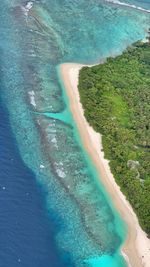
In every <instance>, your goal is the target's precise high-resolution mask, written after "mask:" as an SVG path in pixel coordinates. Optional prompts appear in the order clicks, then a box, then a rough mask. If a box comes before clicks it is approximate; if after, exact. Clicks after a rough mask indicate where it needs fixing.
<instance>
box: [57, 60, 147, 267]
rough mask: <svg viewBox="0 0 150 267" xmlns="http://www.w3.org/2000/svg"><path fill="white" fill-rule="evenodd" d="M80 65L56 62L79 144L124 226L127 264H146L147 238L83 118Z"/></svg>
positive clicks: (143, 266) (137, 266) (96, 136)
mask: <svg viewBox="0 0 150 267" xmlns="http://www.w3.org/2000/svg"><path fill="white" fill-rule="evenodd" d="M83 66H84V65H81V64H73V63H65V64H62V65H60V73H61V77H62V79H63V82H64V85H65V89H66V92H67V95H68V98H69V103H70V109H71V112H72V114H73V117H74V120H75V122H76V124H77V127H78V130H79V132H80V136H81V139H82V143H83V145H84V147H85V149H86V151H87V152H88V154H89V155H90V157H91V159H92V161H93V162H94V164H95V166H96V168H97V170H98V172H99V173H100V177H101V181H102V183H103V184H104V186H105V188H106V190H107V192H108V193H109V195H110V196H111V198H112V200H113V203H114V206H115V207H116V209H117V210H118V212H119V213H120V215H121V217H122V218H123V220H124V221H125V222H126V224H127V226H128V236H127V239H126V241H125V243H124V244H123V246H122V254H123V256H124V258H125V260H126V261H127V262H128V264H129V266H130V265H131V266H132V267H149V263H150V239H148V238H147V236H146V233H145V232H144V231H143V230H142V229H141V227H140V225H139V223H138V219H137V216H136V214H135V213H134V211H133V209H132V207H131V205H130V204H129V202H128V201H127V200H126V198H125V196H124V195H123V193H122V192H121V191H120V188H119V186H118V185H117V183H116V182H115V179H114V177H113V175H112V173H111V171H110V167H109V162H108V160H106V159H105V158H104V152H103V151H102V142H101V135H100V134H99V133H96V132H95V131H94V130H93V128H92V127H91V126H89V124H88V122H87V121H86V119H85V117H84V111H83V108H82V104H81V103H80V96H79V92H78V87H77V85H78V75H79V70H80V69H81V68H82V67H83Z"/></svg>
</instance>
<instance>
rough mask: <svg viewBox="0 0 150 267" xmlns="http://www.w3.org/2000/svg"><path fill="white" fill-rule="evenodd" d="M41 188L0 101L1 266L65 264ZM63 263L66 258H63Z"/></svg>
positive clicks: (25, 266) (31, 266)
mask: <svg viewBox="0 0 150 267" xmlns="http://www.w3.org/2000/svg"><path fill="white" fill-rule="evenodd" d="M45 206H46V205H45V203H44V197H43V192H42V188H40V186H38V185H37V183H36V179H35V176H34V174H33V173H32V171H30V169H28V168H27V167H26V166H25V165H24V163H23V162H22V160H21V157H20V155H19V152H18V149H17V144H16V141H15V138H14V136H13V133H12V131H11V127H10V123H9V116H8V112H7V110H6V108H5V107H4V105H3V103H2V101H0V267H17V266H22V267H27V266H28V267H46V266H50V267H51V266H52V267H63V266H66V265H65V263H64V264H63V263H62V262H61V260H60V258H59V253H58V251H57V249H56V247H55V243H54V239H53V237H54V235H55V231H56V230H57V227H56V225H54V223H52V222H51V221H52V220H51V216H52V218H53V217H54V214H50V212H49V216H48V212H47V210H46V208H45ZM63 262H64V260H63Z"/></svg>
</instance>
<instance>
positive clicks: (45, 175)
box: [0, 0, 150, 267]
mask: <svg viewBox="0 0 150 267" xmlns="http://www.w3.org/2000/svg"><path fill="white" fill-rule="evenodd" d="M126 2H127V1H126ZM131 2H132V1H130V3H131ZM135 2H137V1H134V4H135ZM137 4H138V6H139V5H140V2H139V1H138V3H137ZM141 6H142V7H143V8H145V9H148V6H149V3H148V2H146V4H145V5H144V3H143V2H141ZM29 7H30V3H27V2H26V3H25V2H24V1H21V0H16V1H15V0H12V1H11V2H10V1H5V3H0V10H1V24H0V31H1V35H0V43H1V51H2V52H1V66H2V67H1V77H2V90H1V94H2V97H3V99H4V100H5V102H6V105H7V108H8V110H9V116H10V122H11V125H12V129H13V132H14V134H15V137H16V139H17V143H18V147H19V151H20V154H21V156H22V159H23V160H24V162H25V164H26V165H27V166H28V167H29V168H30V169H31V170H32V171H33V172H34V173H35V175H36V178H37V183H39V184H42V185H43V186H44V190H45V198H46V203H47V211H48V212H49V211H50V210H54V211H55V213H56V214H57V216H56V218H53V220H54V222H55V223H56V224H57V233H56V235H55V244H56V246H57V247H58V249H59V251H60V258H61V259H62V261H63V262H66V261H67V260H68V263H67V266H73V264H74V266H77V267H80V266H81V267H82V266H91V267H99V266H102V267H103V266H105V267H107V266H112V267H125V266H126V263H125V261H124V259H123V257H122V256H120V251H119V249H120V246H121V244H122V242H123V241H124V240H125V237H126V232H127V231H126V225H125V224H124V222H123V221H122V219H121V218H120V217H119V214H118V213H117V211H116V210H115V208H114V207H113V204H112V201H111V199H110V196H109V195H108V194H107V193H106V192H105V189H104V188H103V185H102V184H101V183H100V182H99V181H98V174H97V172H96V169H95V167H94V166H93V164H92V162H91V159H90V158H89V156H88V155H87V154H86V152H85V150H84V148H83V146H82V143H81V140H80V136H79V133H78V131H77V128H76V126H75V123H74V121H73V118H72V115H71V113H70V110H69V107H68V99H67V97H66V95H65V92H64V90H65V88H64V87H63V82H62V81H61V79H60V75H59V71H58V69H59V64H61V63H63V62H79V63H84V64H86V63H88V64H89V63H98V62H100V61H103V60H104V59H105V58H106V57H107V56H115V55H116V54H119V53H121V51H122V50H123V49H125V48H126V47H127V46H128V45H129V44H131V43H132V42H134V41H136V40H138V39H143V38H145V36H146V30H147V28H148V27H149V24H150V15H149V13H148V12H142V11H139V10H136V9H134V8H128V7H126V6H119V5H115V4H114V3H108V2H106V1H100V0H92V1H90V0H89V1H87V0H81V1H77V0H74V1H72V0H68V1H65V0H64V1H62V0H55V1H52V0H39V1H33V2H32V8H31V9H30V11H28V9H29ZM58 226H59V227H58ZM58 228H59V230H58ZM68 255H69V256H68ZM68 258H71V262H73V263H70V261H69V259H68ZM50 266H53V265H50Z"/></svg>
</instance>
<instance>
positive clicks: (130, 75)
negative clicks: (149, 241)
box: [79, 42, 150, 237]
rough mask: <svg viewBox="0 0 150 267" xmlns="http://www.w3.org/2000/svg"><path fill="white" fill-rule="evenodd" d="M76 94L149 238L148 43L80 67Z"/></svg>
mask: <svg viewBox="0 0 150 267" xmlns="http://www.w3.org/2000/svg"><path fill="white" fill-rule="evenodd" d="M79 93H80V97H81V102H82V104H83V108H84V112H85V116H86V119H87V120H88V122H89V123H90V125H91V126H93V128H94V129H95V130H96V131H97V132H100V133H101V134H102V141H103V148H104V152H105V157H106V158H107V159H109V160H110V167H111V171H112V173H113V175H114V177H115V179H116V181H117V183H118V184H119V185H120V187H121V190H122V192H123V193H124V194H125V195H126V197H127V199H128V200H129V201H130V203H131V205H132V206H133V208H134V210H135V212H136V214H137V216H138V218H139V222H140V225H141V226H142V228H143V229H144V230H145V231H146V233H147V234H148V236H149V237H150V44H149V43H141V42H137V43H135V44H134V45H133V46H131V47H129V48H128V49H127V50H126V51H125V52H124V53H123V54H122V55H120V56H117V57H116V58H108V59H107V61H106V62H105V63H104V64H100V65H97V66H94V67H84V68H83V69H82V70H81V71H80V75H79Z"/></svg>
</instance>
